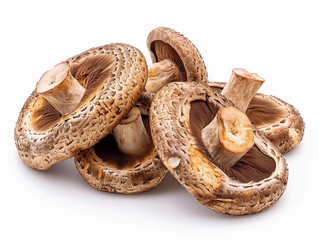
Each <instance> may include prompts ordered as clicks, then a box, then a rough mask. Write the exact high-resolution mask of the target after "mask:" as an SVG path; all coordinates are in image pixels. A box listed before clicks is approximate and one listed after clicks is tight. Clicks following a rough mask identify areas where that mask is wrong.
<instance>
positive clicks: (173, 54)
mask: <svg viewBox="0 0 319 240" xmlns="http://www.w3.org/2000/svg"><path fill="white" fill-rule="evenodd" d="M147 47H148V49H149V51H150V54H151V59H152V62H153V63H157V62H160V61H163V60H165V59H169V60H172V61H173V62H174V63H175V64H176V65H177V66H178V68H179V70H180V71H181V73H182V79H181V81H184V82H192V81H195V82H201V83H207V82H208V76H207V70H206V66H205V63H204V60H203V58H202V56H201V54H200V53H199V51H198V49H197V48H196V47H195V46H194V44H193V43H192V42H191V41H190V40H188V39H187V38H186V37H185V36H183V35H182V34H180V33H178V32H176V31H174V30H173V29H170V28H165V27H159V28H155V29H154V30H152V31H151V32H150V33H149V35H148V37H147Z"/></svg>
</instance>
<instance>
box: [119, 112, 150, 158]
mask: <svg viewBox="0 0 319 240" xmlns="http://www.w3.org/2000/svg"><path fill="white" fill-rule="evenodd" d="M113 135H114V138H115V141H116V144H117V147H118V148H119V150H120V151H121V152H122V153H124V154H128V155H138V154H140V153H142V152H143V151H145V150H146V149H147V148H148V146H149V144H151V139H150V137H149V135H148V133H147V131H146V129H145V126H144V124H143V121H142V117H141V113H140V110H139V109H138V108H137V107H134V108H133V109H132V110H131V111H130V112H129V113H128V115H127V116H126V118H125V119H124V120H122V121H121V122H120V123H119V124H118V125H117V126H116V127H115V128H114V129H113Z"/></svg>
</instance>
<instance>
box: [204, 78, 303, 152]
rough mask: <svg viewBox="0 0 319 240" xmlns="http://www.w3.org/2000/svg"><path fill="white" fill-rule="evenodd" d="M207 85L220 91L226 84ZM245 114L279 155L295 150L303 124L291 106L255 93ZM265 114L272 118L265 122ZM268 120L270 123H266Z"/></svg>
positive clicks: (296, 111)
mask: <svg viewBox="0 0 319 240" xmlns="http://www.w3.org/2000/svg"><path fill="white" fill-rule="evenodd" d="M208 85H209V86H210V87H214V88H216V89H217V90H222V89H223V88H224V86H225V85H226V83H221V82H210V83H208ZM266 104H268V106H266ZM265 112H266V113H265ZM246 114H247V115H248V117H249V118H250V120H251V121H252V123H253V124H255V126H256V127H257V128H258V130H259V131H261V132H262V133H263V134H265V136H266V137H267V138H268V139H269V140H270V141H271V142H272V143H273V144H274V145H275V146H276V147H277V149H278V150H279V151H280V152H281V153H286V152H289V151H290V150H292V149H293V148H295V147H296V146H297V145H298V144H299V143H300V142H301V140H302V138H303V135H304V130H305V123H304V121H303V119H302V117H301V115H300V113H299V112H298V110H297V109H295V108H294V107H293V106H292V105H290V104H288V103H286V102H284V101H283V100H281V99H279V98H277V97H274V96H271V95H265V94H261V93H257V94H256V95H255V97H254V98H253V99H252V101H251V103H250V105H249V106H248V109H247V112H246ZM267 114H273V115H274V116H272V117H268V118H269V119H267V120H265V118H267ZM275 114H276V115H275ZM258 115H259V116H258ZM268 120H269V121H271V123H270V122H267V121H268Z"/></svg>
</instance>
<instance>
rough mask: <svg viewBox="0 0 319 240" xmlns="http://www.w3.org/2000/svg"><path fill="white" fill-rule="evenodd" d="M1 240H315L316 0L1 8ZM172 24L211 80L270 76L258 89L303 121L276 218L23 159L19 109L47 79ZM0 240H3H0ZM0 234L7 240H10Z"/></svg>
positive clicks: (68, 164) (318, 163)
mask: <svg viewBox="0 0 319 240" xmlns="http://www.w3.org/2000/svg"><path fill="white" fill-rule="evenodd" d="M0 11H1V14H0V27H1V37H0V41H1V44H0V59H1V84H2V85H1V94H0V97H1V99H0V100H1V101H0V104H1V118H0V119H1V120H0V121H1V124H0V126H1V129H0V130H1V131H0V135H1V144H0V146H1V153H2V154H1V162H0V163H1V164H0V167H1V170H0V184H1V189H0V192H1V198H0V201H1V202H0V203H1V204H0V219H1V231H0V238H1V239H22V238H23V239H66V238H69V239H230V238H231V237H233V238H236V239H255V238H257V239H269V238H270V237H272V238H273V239H279V238H280V239H283V238H284V239H290V238H294V239H297V238H306V237H310V236H312V239H314V238H315V237H317V236H318V234H317V230H318V229H317V226H318V221H317V219H316V218H315V217H317V216H318V214H319V211H318V203H317V202H318V198H319V194H318V184H317V182H318V169H319V159H318V150H316V149H315V148H316V147H318V137H319V135H318V84H317V83H318V80H319V79H318V68H319V60H318V59H319V47H318V46H319V35H318V25H319V14H318V6H317V5H316V4H315V1H313V2H312V1H305V0H303V1H299V2H296V1H264V2H260V1H258V3H257V1H207V2H205V1H199V0H196V1H172V0H171V1H163V0H158V1H126V2H124V1H110V2H108V1H100V2H98V1H92V0H90V1H87V3H82V2H80V1H74V2H71V1H70V2H69V1H51V2H49V1H38V2H37V1H30V0H29V1H2V2H1V4H0ZM159 26H166V27H170V28H173V29H175V30H177V31H179V32H181V33H182V34H184V35H185V36H186V37H188V38H189V39H190V40H191V41H192V42H193V43H194V44H195V45H196V46H197V47H198V49H199V51H200V52H201V54H202V56H203V58H204V60H205V63H206V66H207V70H208V74H209V79H210V81H227V80H228V78H229V76H230V73H231V70H232V68H235V67H241V68H245V69H247V70H248V71H251V72H256V73H258V74H259V75H260V76H262V77H264V78H265V79H266V82H265V84H264V85H263V86H262V88H261V89H260V92H263V93H266V94H272V95H275V96H277V97H279V98H281V99H283V100H285V101H287V102H289V103H291V104H293V105H294V106H295V107H296V108H297V109H298V110H299V111H300V113H301V115H302V116H303V118H304V121H305V123H306V131H305V136H304V139H303V141H302V143H301V144H300V145H299V146H298V147H297V148H296V149H294V150H293V151H291V152H290V153H288V154H285V157H286V159H287V162H288V165H289V170H290V172H289V173H290V174H289V181H288V186H287V189H286V191H285V193H284V195H283V196H282V198H281V199H280V200H279V201H278V202H277V203H276V204H275V205H274V206H273V207H271V208H270V209H269V210H267V211H265V212H262V213H259V214H255V215H251V216H242V217H233V216H227V215H221V214H217V213H215V212H213V211H211V210H209V209H208V208H206V207H204V206H202V205H201V204H199V203H198V202H197V201H196V199H195V198H194V197H193V196H191V195H190V194H188V193H187V192H186V190H184V188H183V187H182V186H180V185H179V184H178V183H177V182H176V181H175V179H174V178H173V177H172V176H168V177H167V178H166V179H165V180H164V182H163V183H162V184H161V185H160V186H158V187H157V188H156V189H154V190H151V191H149V192H147V193H143V194H138V195H133V196H125V195H119V194H110V193H104V192H100V191H98V190H95V189H93V188H92V187H90V186H89V185H88V184H86V182H85V181H84V180H82V178H81V177H80V175H79V174H78V172H77V170H76V169H75V166H74V164H73V159H70V160H67V161H64V162H61V163H59V164H57V165H55V166H54V167H52V168H51V169H50V170H49V171H45V172H41V171H37V170H33V169H31V168H29V167H28V166H26V165H25V164H24V163H23V162H22V161H21V159H20V158H19V156H18V154H17V151H16V149H15V145H14V140H13V129H14V126H15V122H16V120H17V117H18V113H19V111H20V109H21V107H22V105H23V103H24V101H25V100H26V99H27V97H28V96H29V94H30V93H31V92H32V91H33V89H34V88H35V85H36V82H37V81H38V80H39V78H40V77H41V75H42V74H43V73H44V72H45V71H47V70H48V69H50V68H51V67H52V66H53V65H55V64H57V63H59V62H60V61H63V60H65V59H67V58H69V57H70V56H73V55H75V54H78V53H80V52H82V51H84V50H86V49H88V48H91V47H95V46H99V45H104V44H107V43H111V42H123V43H129V44H131V45H133V46H136V47H138V48H139V49H140V50H141V51H142V52H143V53H144V55H145V57H146V59H147V61H148V63H150V57H149V53H148V51H147V48H146V44H145V42H146V37H147V35H148V33H149V32H150V31H151V30H152V29H153V28H155V27H159ZM1 235H2V236H1ZM3 236H6V237H5V238H3Z"/></svg>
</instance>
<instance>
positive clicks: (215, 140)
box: [202, 68, 265, 167]
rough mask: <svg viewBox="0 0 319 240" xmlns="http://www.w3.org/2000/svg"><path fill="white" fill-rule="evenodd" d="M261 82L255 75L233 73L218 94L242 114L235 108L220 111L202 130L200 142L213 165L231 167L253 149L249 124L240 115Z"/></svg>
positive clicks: (234, 71) (239, 71)
mask: <svg viewBox="0 0 319 240" xmlns="http://www.w3.org/2000/svg"><path fill="white" fill-rule="evenodd" d="M264 81H265V80H264V79H263V78H261V77H259V76H258V75H257V74H256V73H250V72H248V71H246V70H244V69H241V68H235V69H233V71H232V75H231V77H230V80H229V81H228V83H227V84H226V86H225V87H224V89H223V91H222V92H221V94H223V95H224V96H225V97H227V98H228V99H230V100H231V101H232V102H233V103H234V104H235V106H236V107H238V109H239V110H241V111H242V112H241V111H239V110H238V109H236V108H225V109H220V110H219V111H218V113H217V115H216V117H215V118H214V119H213V121H211V122H210V123H209V124H208V125H207V126H206V127H205V128H203V130H202V139H203V142H204V144H205V146H206V148H207V150H208V152H209V153H210V154H211V155H212V156H213V157H214V160H215V161H216V162H218V163H220V164H222V165H224V166H226V167H231V166H233V165H234V164H235V163H236V162H237V161H238V160H239V159H240V158H241V157H242V156H243V155H244V154H245V153H246V152H247V151H248V150H249V149H250V148H251V147H252V146H253V144H254V135H253V131H252V129H251V123H250V121H249V119H248V117H247V115H246V114H244V112H246V110H247V108H248V106H249V103H250V102H251V100H252V98H253V97H254V96H255V94H256V92H257V91H258V89H259V88H260V87H261V85H262V84H263V83H264Z"/></svg>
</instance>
